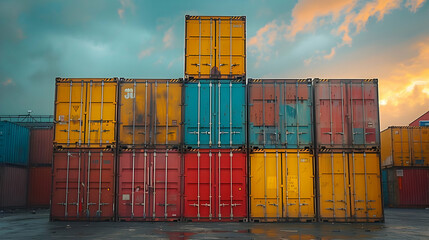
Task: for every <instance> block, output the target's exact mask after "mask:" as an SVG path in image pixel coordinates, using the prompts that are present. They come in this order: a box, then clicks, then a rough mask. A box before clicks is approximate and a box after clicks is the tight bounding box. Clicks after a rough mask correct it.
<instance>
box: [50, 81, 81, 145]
mask: <svg viewBox="0 0 429 240" xmlns="http://www.w3.org/2000/svg"><path fill="white" fill-rule="evenodd" d="M70 90H71V92H70ZM70 93H71V95H70ZM85 94H86V84H82V83H81V82H73V84H72V85H70V82H65V83H58V84H57V101H56V106H55V107H56V116H55V119H56V121H57V122H56V126H55V140H54V142H56V143H57V144H61V145H63V144H67V143H70V144H73V145H76V144H79V143H82V142H83V138H84V134H85V128H84V123H85V122H84V121H85V101H86V97H85Z"/></svg>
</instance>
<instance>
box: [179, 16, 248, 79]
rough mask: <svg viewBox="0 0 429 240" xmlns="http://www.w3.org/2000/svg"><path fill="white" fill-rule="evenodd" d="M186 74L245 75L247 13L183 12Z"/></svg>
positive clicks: (208, 75)
mask: <svg viewBox="0 0 429 240" xmlns="http://www.w3.org/2000/svg"><path fill="white" fill-rule="evenodd" d="M185 28H186V30H185V77H193V78H204V79H208V78H211V79H218V78H237V77H238V78H245V76H246V17H244V16H222V17H214V16H188V15H187V16H186V24H185Z"/></svg>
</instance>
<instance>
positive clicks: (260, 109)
mask: <svg viewBox="0 0 429 240" xmlns="http://www.w3.org/2000/svg"><path fill="white" fill-rule="evenodd" d="M248 96H249V100H248V102H249V109H248V111H249V145H250V148H253V149H257V148H293V149H296V148H303V149H305V148H311V146H312V145H313V124H312V123H313V121H312V119H313V114H312V113H313V97H312V96H313V88H312V83H311V79H249V82H248Z"/></svg>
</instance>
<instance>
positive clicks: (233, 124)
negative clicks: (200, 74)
mask: <svg viewBox="0 0 429 240" xmlns="http://www.w3.org/2000/svg"><path fill="white" fill-rule="evenodd" d="M184 97H185V100H184V104H185V107H184V145H185V147H186V148H188V149H191V148H243V147H244V146H245V144H246V82H245V81H244V80H188V81H187V82H185V84H184Z"/></svg>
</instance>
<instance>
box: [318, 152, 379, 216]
mask: <svg viewBox="0 0 429 240" xmlns="http://www.w3.org/2000/svg"><path fill="white" fill-rule="evenodd" d="M318 169H319V174H318V175H319V178H318V187H319V195H320V196H319V217H320V219H321V220H322V221H335V222H377V221H383V206H382V199H381V194H382V192H381V191H382V190H381V179H380V177H381V176H380V155H379V154H378V153H374V152H346V151H343V152H333V151H331V152H324V153H319V154H318Z"/></svg>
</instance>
